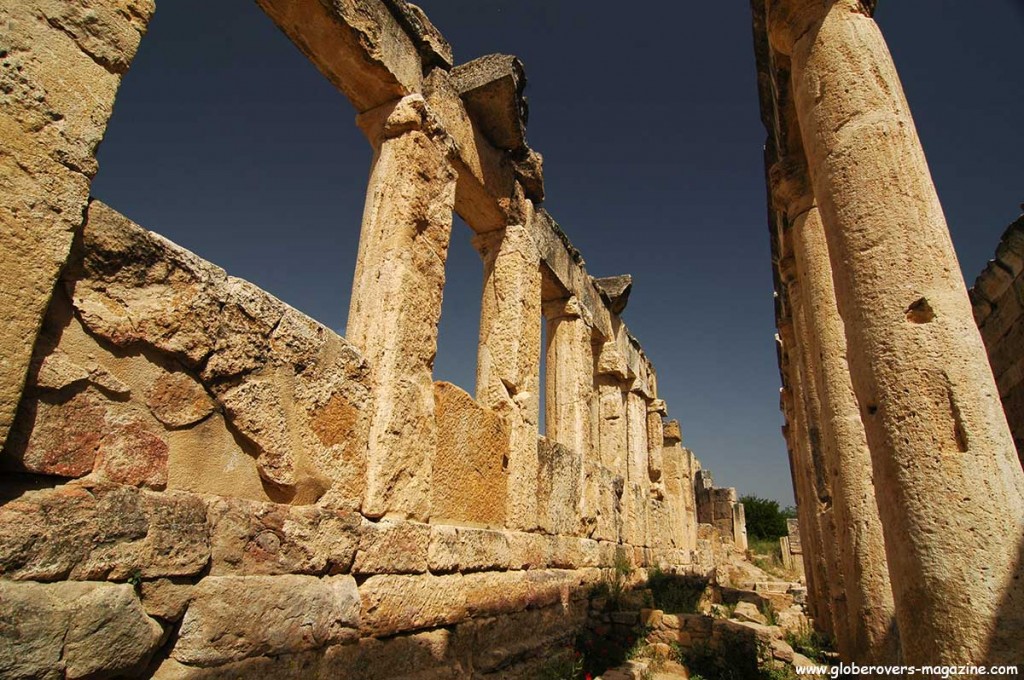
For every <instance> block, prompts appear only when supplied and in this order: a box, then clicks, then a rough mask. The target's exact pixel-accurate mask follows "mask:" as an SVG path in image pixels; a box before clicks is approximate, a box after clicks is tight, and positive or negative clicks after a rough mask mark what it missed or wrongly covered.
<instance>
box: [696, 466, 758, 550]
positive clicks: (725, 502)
mask: <svg viewBox="0 0 1024 680" xmlns="http://www.w3.org/2000/svg"><path fill="white" fill-rule="evenodd" d="M694 489H695V494H696V499H697V521H698V522H700V523H701V524H710V525H711V526H713V527H714V528H715V529H717V530H718V532H719V533H720V534H721V535H722V536H726V537H729V538H730V539H731V540H732V541H734V542H735V544H736V547H738V548H739V549H740V550H746V549H747V520H746V515H745V514H744V511H743V504H742V503H740V502H739V501H738V500H737V494H736V489H734V488H732V487H727V488H721V487H716V486H715V480H714V477H713V476H712V474H711V471H710V470H697V473H696V476H695V477H694Z"/></svg>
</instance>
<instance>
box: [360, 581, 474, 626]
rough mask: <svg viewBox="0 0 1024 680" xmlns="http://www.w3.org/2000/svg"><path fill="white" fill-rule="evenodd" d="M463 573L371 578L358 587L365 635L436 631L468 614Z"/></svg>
mask: <svg viewBox="0 0 1024 680" xmlns="http://www.w3.org/2000/svg"><path fill="white" fill-rule="evenodd" d="M462 579H463V577H462V575H461V574H452V575H449V576H432V575H429V574H423V575H411V576H391V575H378V576H371V577H370V578H368V579H367V580H366V581H365V582H364V583H363V584H361V585H360V586H359V595H360V597H361V598H362V603H363V609H362V620H361V624H362V631H363V633H364V634H366V635H374V636H381V635H392V634H394V633H398V632H402V631H409V630H420V629H423V628H436V627H439V626H447V625H451V624H454V623H458V622H459V621H462V620H463V619H465V618H466V617H467V615H468V612H467V609H466V588H465V585H464V583H463V581H462Z"/></svg>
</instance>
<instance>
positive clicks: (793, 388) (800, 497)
mask: <svg viewBox="0 0 1024 680" xmlns="http://www.w3.org/2000/svg"><path fill="white" fill-rule="evenodd" d="M779 269H780V273H781V278H782V285H783V295H784V297H785V306H786V308H787V309H788V311H789V316H788V318H787V319H786V320H785V322H784V323H781V324H780V326H779V334H780V336H781V340H782V345H783V352H784V354H785V356H786V357H787V361H786V372H787V378H788V379H787V384H786V389H784V391H783V404H784V408H785V410H786V411H787V413H789V414H790V416H789V418H788V422H789V426H788V428H787V434H788V435H789V436H788V437H787V440H788V442H789V447H790V455H791V459H790V468H791V470H792V472H793V478H794V479H793V481H794V484H793V487H794V491H795V494H796V499H797V513H798V515H799V519H800V537H801V543H802V544H803V548H804V571H805V572H806V574H807V585H808V590H809V592H810V594H811V597H812V601H813V603H814V607H813V608H812V609H813V611H812V613H813V615H814V617H815V621H816V623H817V626H818V628H819V629H820V630H822V631H823V632H825V633H826V634H828V635H832V636H834V637H835V638H836V639H837V640H839V639H840V638H841V634H840V633H838V632H837V626H836V618H837V613H836V611H835V607H834V606H833V598H832V593H833V585H832V583H831V579H830V574H829V571H828V560H829V555H828V552H827V550H826V546H827V545H828V544H830V543H831V542H832V541H833V537H832V535H831V534H829V533H828V527H827V526H825V525H824V524H823V523H822V510H823V508H822V504H821V494H820V493H819V485H818V482H819V475H818V474H816V471H815V465H814V462H813V448H814V446H816V444H815V442H816V441H817V438H818V434H817V432H816V428H815V426H814V425H813V424H812V423H811V422H810V414H809V413H808V410H809V409H808V397H807V394H806V393H807V389H808V378H807V371H806V365H805V363H804V361H803V356H802V351H801V349H802V347H803V346H804V345H803V341H802V326H801V325H800V324H799V323H798V319H799V318H800V304H799V286H798V285H797V284H796V282H795V281H794V277H795V276H796V263H795V261H794V260H793V258H792V254H791V253H789V254H788V256H787V257H785V258H784V259H783V262H782V264H781V265H780V267H779Z"/></svg>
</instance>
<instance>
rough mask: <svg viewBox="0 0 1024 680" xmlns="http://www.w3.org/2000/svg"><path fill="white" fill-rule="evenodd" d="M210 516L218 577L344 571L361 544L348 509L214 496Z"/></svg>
mask: <svg viewBox="0 0 1024 680" xmlns="http://www.w3.org/2000/svg"><path fill="white" fill-rule="evenodd" d="M208 515H209V521H210V542H211V560H210V571H209V573H210V574H211V575H213V576H224V575H246V576H252V575H270V574H325V573H327V574H338V573H344V572H347V571H348V570H349V568H350V567H351V566H352V561H353V559H354V557H355V555H356V549H357V546H358V545H359V541H360V521H361V520H360V517H359V515H357V514H355V513H352V512H348V511H344V510H330V509H324V508H319V507H315V506H302V507H290V506H287V505H279V504H277V503H260V502H255V501H249V500H243V499H238V498H213V499H211V500H210V501H209V510H208Z"/></svg>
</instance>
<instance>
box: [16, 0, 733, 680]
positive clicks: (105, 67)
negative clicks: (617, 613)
mask: <svg viewBox="0 0 1024 680" xmlns="http://www.w3.org/2000/svg"><path fill="white" fill-rule="evenodd" d="M80 4H82V7H80V8H78V7H77V6H76V8H73V9H71V10H69V9H67V8H66V7H64V4H63V3H52V2H49V1H48V0H38V1H37V2H30V3H27V4H22V5H19V6H18V9H17V11H15V12H14V13H13V14H12V17H11V20H10V21H9V22H8V23H7V28H8V30H9V33H10V35H9V36H5V39H7V38H8V37H9V38H10V40H9V42H11V48H10V49H9V50H8V52H7V55H6V56H5V61H4V64H3V67H4V69H5V70H4V77H5V78H6V81H5V82H7V81H10V83H14V84H16V87H14V88H13V90H11V91H12V92H14V91H16V94H17V96H15V97H13V99H12V100H11V102H9V104H10V106H9V107H7V108H6V109H5V112H4V118H3V120H4V121H7V122H6V123H4V124H5V125H8V124H9V125H8V127H11V130H10V133H11V135H9V136H10V138H11V139H15V140H16V141H18V145H15V147H14V148H13V151H11V152H10V153H9V154H7V155H5V158H8V160H11V159H12V158H13V159H14V160H12V161H11V162H10V163H8V164H7V165H5V166H3V179H4V180H5V183H3V184H2V190H3V191H4V192H7V193H8V194H10V196H9V197H11V198H12V201H13V202H10V204H11V205H15V206H18V209H17V210H16V211H15V212H16V213H17V214H16V215H14V217H12V219H11V220H6V221H4V223H3V229H2V231H0V243H2V245H3V247H4V251H5V252H12V253H15V255H14V256H12V258H11V259H10V260H9V262H8V267H7V272H8V273H7V275H5V276H4V277H0V302H2V309H3V311H4V313H5V317H6V318H9V319H12V320H13V321H12V323H10V324H9V325H8V327H6V331H5V334H0V355H2V356H3V357H4V359H3V361H2V362H0V363H2V364H3V366H2V368H3V373H2V375H0V380H2V381H3V384H2V385H0V435H2V439H3V442H2V443H3V449H2V452H0V600H2V601H3V602H4V603H5V605H6V606H4V607H0V675H3V676H4V677H12V678H34V677H46V678H61V677H68V678H72V677H74V678H78V677H90V678H102V677H115V676H118V677H122V676H129V677H138V676H142V677H158V678H203V677H210V678H213V677H252V676H254V675H257V674H264V675H267V676H268V677H275V678H290V677H294V678H300V677H301V678H309V677H324V678H327V677H331V678H335V677H358V678H393V677H416V678H429V677H503V678H504V677H535V676H536V671H537V667H538V664H540V663H541V662H542V661H543V660H544V659H545V657H546V656H548V654H549V652H550V650H551V649H552V648H553V647H555V646H558V645H562V644H563V643H564V642H565V641H566V640H567V639H568V638H571V637H572V635H573V634H574V632H575V631H576V630H577V629H578V628H579V627H580V626H581V625H582V623H583V621H584V619H585V617H586V605H585V597H586V595H587V593H588V592H589V590H590V588H591V587H592V586H594V585H595V584H597V583H598V582H600V581H602V580H604V579H607V578H610V577H611V574H612V573H614V572H615V571H616V569H617V568H618V569H621V567H622V565H623V564H629V565H633V567H634V571H633V573H634V574H635V575H636V578H637V579H639V580H641V581H642V579H643V576H644V573H645V570H646V569H647V568H648V567H658V568H659V569H663V570H666V571H674V572H698V573H701V574H709V573H711V572H713V571H714V569H715V565H716V561H717V560H718V559H719V558H720V556H721V555H723V554H725V553H723V550H722V546H721V545H719V544H720V543H721V541H722V539H721V538H720V537H718V535H717V533H715V532H714V530H713V529H712V528H711V527H708V528H707V529H708V530H709V531H711V534H707V533H706V532H705V533H704V534H702V537H699V536H698V527H697V524H698V521H697V514H698V502H697V498H696V495H695V487H694V476H695V474H696V473H697V471H698V470H699V469H700V464H699V462H698V461H697V460H696V458H695V457H694V455H693V453H692V452H690V451H689V450H688V449H685V448H683V447H682V435H681V431H680V428H679V424H678V422H677V421H666V417H667V415H668V407H667V405H666V404H665V402H664V401H663V400H661V399H659V398H658V392H657V375H656V372H655V370H654V367H653V365H652V364H651V361H650V359H649V358H648V357H647V356H646V354H645V353H644V352H643V350H642V349H641V348H640V344H639V342H638V341H637V339H636V338H635V337H634V336H633V335H632V334H631V333H630V332H629V329H628V328H627V327H626V325H625V323H624V322H623V320H622V318H621V314H622V312H623V310H624V309H625V306H626V302H627V299H628V295H629V290H630V285H631V284H630V280H629V277H628V276H623V277H611V278H605V279H594V278H593V277H592V276H591V275H590V274H589V273H588V272H587V270H586V267H585V264H584V261H583V258H582V256H581V255H580V253H579V252H578V251H577V250H576V249H575V248H574V247H573V246H572V244H571V243H570V241H569V240H568V238H567V236H566V235H565V232H564V231H563V230H562V228H561V227H560V226H559V225H558V223H557V222H556V221H555V220H554V218H553V217H552V216H551V215H550V214H548V213H547V212H546V211H545V210H544V208H543V207H542V206H541V202H542V201H543V198H544V187H543V176H542V172H541V167H542V165H541V157H540V155H539V154H538V153H537V152H535V151H533V150H532V149H530V148H529V146H528V145H527V144H526V139H525V111H526V108H525V100H524V99H523V88H524V86H525V73H524V71H523V68H522V64H521V63H519V61H518V60H517V59H515V58H514V57H509V56H505V55H491V56H488V57H484V58H482V59H478V60H475V61H473V62H470V63H468V64H461V65H458V66H455V65H454V60H453V58H452V54H451V48H450V47H449V46H448V44H447V43H446V42H445V40H444V38H443V36H441V35H440V33H439V32H437V30H436V29H435V28H434V27H433V26H432V25H431V24H430V22H429V20H428V19H427V18H426V16H425V15H424V14H423V13H422V11H421V10H419V9H418V8H416V7H414V6H412V5H408V4H406V3H405V2H402V1H401V0H386V1H383V0H357V1H355V2H349V3H333V4H332V3H328V4H324V3H322V2H319V0H261V2H260V4H261V6H262V7H263V8H264V9H265V10H266V11H267V13H268V15H269V16H270V17H271V18H272V19H273V20H274V21H275V22H276V23H277V24H278V25H279V26H280V27H281V29H282V30H283V31H284V32H285V33H286V34H288V35H289V36H290V37H291V38H292V39H293V40H294V41H295V43H296V45H297V46H298V47H299V48H300V49H301V50H302V51H303V52H304V53H305V54H307V56H309V58H310V59H311V61H312V62H313V63H314V64H315V65H316V67H317V68H319V69H320V71H321V72H322V73H323V74H324V75H325V76H326V77H327V78H328V79H329V80H330V81H331V82H332V83H333V84H335V85H336V86H337V87H338V88H339V89H340V90H341V91H342V92H344V93H345V94H346V96H348V98H349V99H350V101H351V102H352V104H353V106H354V107H355V109H356V111H357V113H358V117H357V123H358V125H359V126H360V127H361V128H362V130H363V131H364V132H365V134H366V136H367V139H368V140H369V142H370V144H371V146H372V147H373V149H374V160H373V166H372V168H371V176H370V182H369V186H368V189H367V199H366V200H367V203H366V210H365V213H364V221H363V225H362V235H361V238H360V246H359V256H358V261H357V266H356V272H355V276H354V285H353V291H352V304H351V305H350V318H349V322H348V327H347V329H348V330H347V333H348V337H347V338H342V337H340V336H338V335H337V334H335V333H334V332H332V331H331V330H330V329H328V328H326V327H325V326H323V325H322V324H319V323H317V322H316V321H314V320H312V319H310V318H308V317H306V316H304V315H303V314H301V313H299V312H298V311H296V310H294V309H292V308H290V307H289V306H288V305H286V304H285V303H283V302H281V301H279V300H277V299H275V298H274V297H273V296H271V295H269V294H267V293H265V292H263V291H261V290H259V289H258V288H256V287H255V286H253V285H251V284H250V283H248V282H245V281H242V280H240V279H237V278H234V277H232V276H230V275H229V274H227V273H226V272H224V271H223V270H221V269H220V268H218V267H216V266H215V265H213V264H210V263H208V262H206V261H204V260H202V259H201V258H199V257H198V256H196V255H194V254H192V253H190V252H188V251H186V250H184V249H182V248H180V247H178V246H176V245H174V244H173V243H171V242H169V241H167V240H166V239H164V238H162V237H160V236H158V235H156V234H153V233H151V232H148V231H146V230H145V229H143V228H142V227H140V226H138V225H136V224H133V223H132V222H131V221H130V220H128V219H127V218H126V217H124V216H122V215H120V214H119V213H117V212H116V211H115V210H114V209H112V208H110V207H108V206H106V205H104V204H102V203H100V202H99V201H95V200H93V201H91V202H90V201H88V199H87V196H88V180H89V178H91V176H92V174H93V173H94V172H95V161H94V158H93V156H92V154H93V152H94V149H95V146H96V143H98V141H99V138H100V137H101V136H102V133H103V129H104V126H105V123H106V118H107V116H108V115H109V110H110V107H111V105H112V102H113V96H114V93H115V92H116V87H117V84H118V82H119V79H120V75H121V74H122V73H123V72H124V71H125V70H126V69H127V68H128V66H129V64H130V61H131V57H132V55H133V54H134V51H135V49H136V47H137V45H138V40H139V39H140V37H141V35H142V34H143V33H144V31H145V25H146V22H147V21H148V18H149V16H150V15H151V14H152V11H153V7H152V4H151V3H148V4H147V3H144V2H138V1H136V0H88V1H87V2H85V3H80ZM44 48H45V49H44ZM86 57H87V58H86ZM97 67H99V70H100V71H102V73H100V72H99V71H97ZM83 83H89V84H90V88H92V89H90V92H92V94H93V95H94V96H93V97H91V98H89V97H82V96H81V94H82V90H83V88H84V85H83ZM97 83H98V84H101V85H102V86H103V87H102V88H101V90H97V89H96V87H98V85H97ZM5 91H7V90H5ZM40 107H41V108H40ZM9 112H10V113H11V115H10V116H8V115H7V114H8V113H9ZM40 116H42V117H43V118H46V116H49V117H50V119H51V120H53V121H60V125H48V124H42V125H40V124H39V123H40V120H42V119H43V118H40ZM12 126H13V127H12ZM40 130H42V131H44V132H43V133H40ZM22 142H24V143H23V144H22ZM8 166H10V167H8ZM15 199H16V200H15ZM58 199H59V200H58ZM453 212H454V213H458V214H459V215H460V216H462V217H463V218H464V219H465V221H466V222H467V223H468V224H469V225H470V226H471V227H472V228H473V230H474V231H475V232H476V234H477V235H476V237H475V238H474V245H475V247H476V248H477V249H478V251H479V252H480V254H481V257H482V259H483V260H484V272H485V282H484V296H483V299H482V301H481V314H480V318H481V334H480V351H479V355H478V363H477V368H478V371H477V385H476V390H475V397H474V396H473V395H470V394H469V393H467V392H465V391H463V390H462V389H460V388H459V387H456V386H454V385H450V384H447V383H440V382H434V380H433V374H432V373H433V372H432V367H433V358H434V355H435V353H436V349H437V323H438V319H439V315H440V305H441V299H442V297H443V292H444V266H443V265H444V260H445V258H446V256H447V248H448V243H449V240H450V238H451V222H452V215H453ZM12 215H13V213H12ZM39 244H43V245H42V246H40V245H39ZM40 248H42V251H41V250H40ZM43 251H45V252H43ZM542 319H544V320H545V321H546V323H547V324H548V328H549V334H548V345H547V347H543V348H542V347H541V343H540V322H541V320H542ZM541 352H546V353H547V356H548V362H547V375H546V376H545V377H544V381H543V382H544V384H545V385H546V389H547V390H548V393H547V408H548V413H547V414H546V416H547V423H548V432H547V436H546V437H540V436H539V433H538V421H539V401H540V399H539V390H540V385H541V382H542V381H541V376H540V354H541ZM733 495H735V494H733ZM735 507H737V506H735V505H733V506H731V507H730V511H734V510H735ZM737 517H738V516H737V515H736V514H735V512H734V514H733V515H731V520H732V522H731V524H729V527H728V528H729V531H730V532H731V533H730V534H729V537H728V538H727V539H725V540H727V541H728V542H729V543H730V544H732V543H734V542H735V541H736V538H735V537H736V536H738V535H739V534H738V532H737V530H736V526H737V525H736V521H737ZM739 517H740V518H741V515H739ZM724 527H725V525H724V524H723V528H724Z"/></svg>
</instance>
